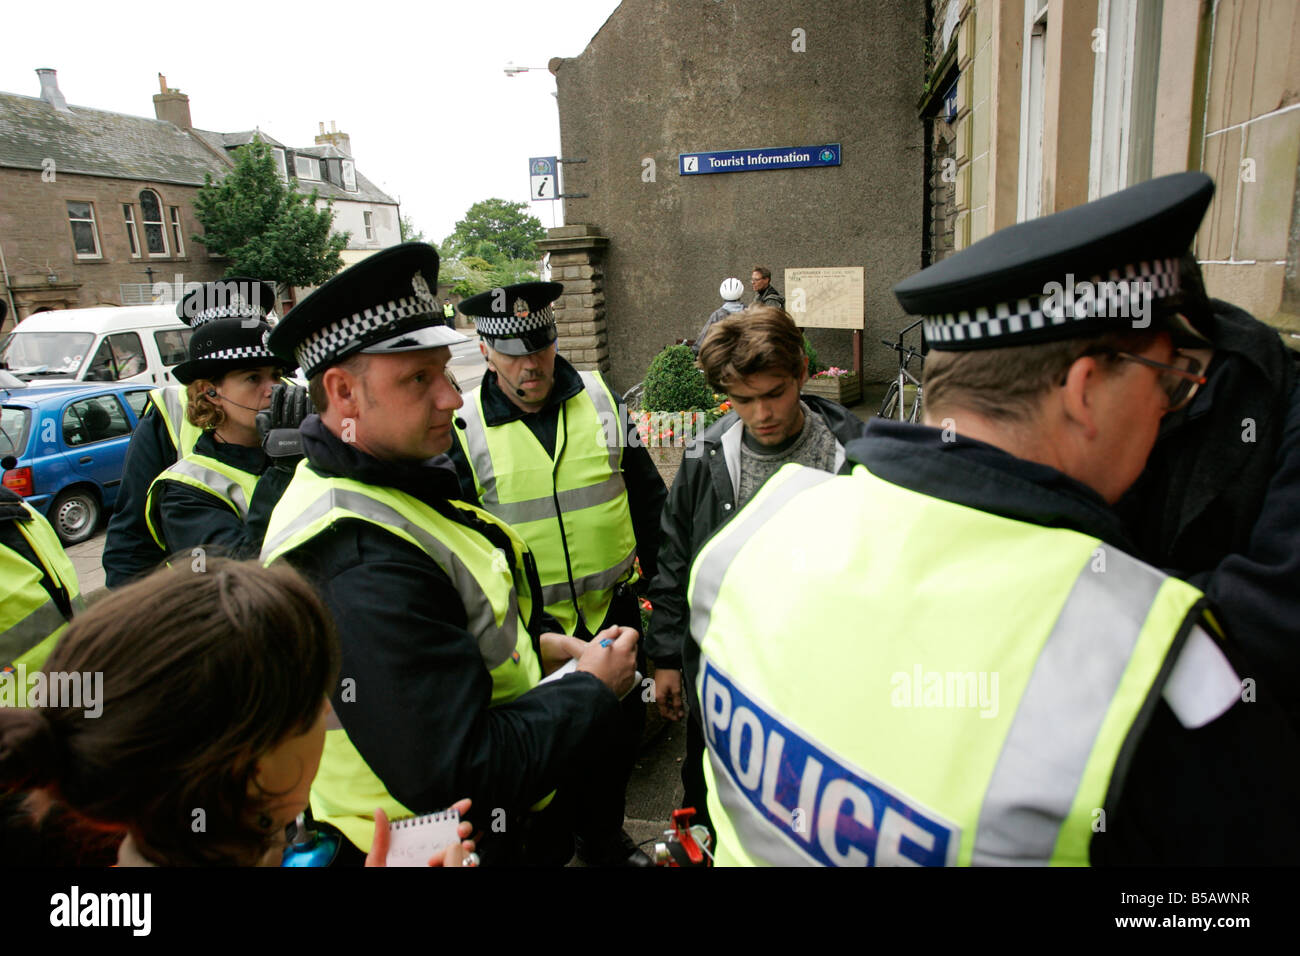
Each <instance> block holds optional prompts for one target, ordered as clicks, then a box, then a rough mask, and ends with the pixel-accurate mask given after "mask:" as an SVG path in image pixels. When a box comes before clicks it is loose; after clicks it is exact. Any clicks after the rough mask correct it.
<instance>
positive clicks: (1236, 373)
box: [1117, 299, 1300, 727]
mask: <svg viewBox="0 0 1300 956" xmlns="http://www.w3.org/2000/svg"><path fill="white" fill-rule="evenodd" d="M1204 325H1205V327H1204V328H1203V329H1202V331H1203V332H1205V333H1206V335H1207V336H1208V337H1209V338H1210V340H1211V341H1212V342H1213V344H1214V346H1215V350H1216V351H1215V355H1214V359H1213V360H1212V361H1211V363H1210V367H1209V369H1208V371H1207V378H1208V379H1209V381H1208V383H1207V384H1206V385H1205V386H1204V387H1203V388H1202V389H1201V390H1200V391H1199V392H1198V393H1197V394H1196V396H1195V397H1194V398H1193V400H1192V403H1191V404H1190V405H1189V406H1188V407H1187V408H1186V409H1185V410H1183V411H1182V412H1177V413H1175V414H1173V415H1170V416H1169V417H1168V418H1166V420H1165V421H1164V422H1162V423H1161V428H1160V437H1159V438H1158V439H1157V441H1156V445H1155V448H1154V449H1153V450H1152V453H1151V457H1150V459H1149V460H1148V462H1147V467H1146V470H1145V471H1144V472H1143V473H1142V476H1141V477H1140V478H1139V479H1138V481H1137V482H1136V483H1135V485H1134V487H1133V489H1132V490H1131V491H1130V492H1129V493H1128V494H1127V495H1126V496H1125V497H1124V499H1123V500H1121V501H1120V503H1119V505H1118V506H1117V507H1118V510H1119V511H1120V513H1121V514H1122V515H1123V516H1124V518H1125V520H1126V521H1127V523H1128V526H1129V528H1130V530H1131V531H1132V533H1133V536H1134V538H1135V539H1136V541H1137V544H1138V545H1139V547H1140V548H1141V549H1142V556H1143V557H1145V558H1146V559H1147V560H1149V561H1151V562H1152V563H1153V564H1156V565H1158V566H1160V567H1163V568H1166V569H1168V570H1169V571H1170V572H1171V573H1173V574H1176V575H1178V576H1179V577H1182V578H1186V579H1187V580H1189V581H1191V582H1192V583H1193V584H1195V585H1196V586H1197V587H1199V588H1201V589H1202V590H1204V591H1205V592H1206V594H1207V595H1209V596H1210V597H1211V598H1212V599H1213V600H1214V602H1215V604H1216V605H1217V606H1218V607H1219V608H1220V609H1221V610H1222V611H1223V613H1224V616H1225V619H1226V622H1227V626H1228V627H1229V628H1230V630H1231V636H1232V637H1233V639H1234V640H1235V641H1236V642H1237V643H1239V644H1240V645H1241V646H1242V647H1243V648H1244V649H1245V650H1246V651H1247V653H1249V654H1250V656H1251V658H1252V659H1253V660H1254V661H1255V663H1256V664H1258V666H1259V667H1260V668H1261V671H1260V672H1259V673H1258V674H1253V675H1250V676H1252V677H1254V678H1255V679H1256V681H1257V683H1258V690H1259V692H1260V694H1261V695H1263V694H1267V695H1269V696H1270V697H1271V698H1272V699H1273V700H1274V701H1283V702H1285V705H1286V706H1287V709H1288V711H1289V713H1290V715H1291V717H1292V720H1293V721H1295V723H1296V726H1297V727H1300V695H1297V694H1296V693H1295V692H1294V688H1295V687H1296V686H1300V645H1298V644H1297V643H1296V639H1295V630H1296V626H1297V622H1300V548H1298V547H1297V546H1296V542H1297V535H1300V386H1298V385H1297V376H1296V373H1295V355H1294V353H1292V352H1291V351H1290V350H1289V349H1288V348H1287V347H1286V346H1285V345H1284V344H1283V343H1282V340H1281V339H1280V338H1279V337H1278V334H1277V332H1275V331H1274V330H1273V329H1271V328H1269V327H1268V326H1267V325H1265V324H1264V323H1262V322H1259V321H1257V320H1256V319H1255V318H1253V317H1252V316H1251V315H1250V314H1249V313H1247V312H1244V311H1243V310H1241V309H1238V308H1237V307H1236V306H1233V305H1230V304H1228V303H1226V302H1220V301H1218V300H1213V299H1212V300H1210V314H1209V316H1208V319H1207V320H1206V321H1205V322H1204Z"/></svg>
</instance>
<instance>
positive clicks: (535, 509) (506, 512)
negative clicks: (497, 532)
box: [483, 471, 627, 524]
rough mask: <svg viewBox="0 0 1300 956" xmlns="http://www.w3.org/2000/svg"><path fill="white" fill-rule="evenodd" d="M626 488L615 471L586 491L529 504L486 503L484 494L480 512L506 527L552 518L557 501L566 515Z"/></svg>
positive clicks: (615, 496)
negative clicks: (506, 525)
mask: <svg viewBox="0 0 1300 956" xmlns="http://www.w3.org/2000/svg"><path fill="white" fill-rule="evenodd" d="M626 488H627V486H626V485H625V484H624V483H623V474H622V473H621V472H617V471H616V472H614V474H612V475H610V476H609V477H608V478H606V479H605V480H604V481H602V482H600V483H599V484H595V485H588V486H587V487H586V488H570V489H569V490H568V491H561V492H559V493H558V494H557V495H556V496H555V498H532V499H529V500H528V501H511V502H507V503H505V504H502V503H501V502H499V501H492V502H488V501H487V495H486V492H485V493H484V501H483V509H484V510H485V511H490V512H492V514H494V515H496V516H497V517H498V518H500V519H501V520H502V521H504V522H505V523H506V524H524V523H525V522H528V521H542V520H544V519H546V518H554V517H555V500H556V498H558V499H559V501H560V511H562V512H564V513H566V514H568V513H570V512H573V511H580V510H581V509H583V508H592V507H595V506H596V505H602V504H604V503H605V502H607V501H613V500H614V499H615V498H617V497H618V496H619V495H621V494H622V493H623V492H624V491H625V490H626Z"/></svg>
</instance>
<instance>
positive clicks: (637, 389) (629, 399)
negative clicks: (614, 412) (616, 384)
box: [623, 382, 645, 412]
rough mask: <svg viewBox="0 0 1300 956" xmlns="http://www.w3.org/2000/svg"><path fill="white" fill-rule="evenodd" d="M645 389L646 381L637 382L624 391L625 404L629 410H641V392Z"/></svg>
mask: <svg viewBox="0 0 1300 956" xmlns="http://www.w3.org/2000/svg"><path fill="white" fill-rule="evenodd" d="M644 391H645V382H637V383H636V384H635V385H633V386H632V387H631V388H629V389H628V390H627V391H626V392H624V393H623V405H624V406H625V407H626V408H627V410H628V411H629V412H639V411H640V410H641V394H642V393H643V392H644Z"/></svg>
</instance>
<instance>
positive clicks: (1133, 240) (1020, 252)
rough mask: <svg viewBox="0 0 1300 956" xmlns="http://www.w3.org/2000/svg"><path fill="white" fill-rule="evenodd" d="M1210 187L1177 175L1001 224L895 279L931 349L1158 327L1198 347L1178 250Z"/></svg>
mask: <svg viewBox="0 0 1300 956" xmlns="http://www.w3.org/2000/svg"><path fill="white" fill-rule="evenodd" d="M1213 195H1214V183H1213V182H1212V181H1211V180H1210V177H1208V176H1206V175H1205V174H1204V173H1175V174H1174V175H1171V176H1161V177H1160V178H1158V179H1152V180H1149V181H1147V182H1145V183H1141V184H1140V185H1137V186H1132V187H1130V188H1128V189H1124V190H1121V191H1120V192H1117V193H1112V194H1111V195H1109V196H1105V197H1103V198H1102V199H1098V200H1095V201H1094V202H1090V203H1087V204H1085V205H1082V206H1076V207H1075V208H1073V209H1067V210H1065V211H1064V212H1058V213H1055V214H1053V215H1050V216H1043V217H1042V218H1039V219H1032V220H1030V221H1028V222H1022V223H1019V224H1017V225H1014V226H1008V227H1007V228H1006V229H1002V230H999V231H998V232H995V233H994V234H993V235H991V236H989V237H988V238H986V239H982V240H980V241H979V242H977V243H975V244H974V245H973V246H971V247H970V248H969V249H965V250H963V251H961V252H959V253H957V254H956V255H953V256H950V257H948V258H947V259H944V260H942V261H941V262H937V263H935V264H934V265H932V266H930V267H929V268H927V269H924V270H922V271H921V272H918V273H917V274H916V275H914V276H912V277H911V278H908V279H905V280H904V281H902V282H900V283H899V284H898V285H896V286H894V295H895V296H897V298H898V301H899V304H901V305H902V307H903V308H904V309H905V310H906V311H907V312H909V313H911V314H913V315H920V316H923V317H924V319H925V321H924V323H923V328H924V330H925V338H926V342H927V344H928V345H929V347H930V348H933V349H941V350H954V351H956V350H967V349H983V348H999V347H1003V346H1012V345H1031V344H1035V343H1039V342H1050V341H1056V340H1059V339H1069V338H1078V337H1082V336H1088V335H1097V334H1101V333H1103V332H1110V331H1120V330H1124V329H1129V328H1135V329H1143V328H1153V329H1155V328H1163V329H1165V330H1167V331H1170V332H1172V333H1174V337H1175V342H1176V344H1179V345H1195V344H1200V345H1204V344H1205V342H1204V340H1203V339H1200V338H1199V337H1198V336H1196V334H1195V333H1194V332H1193V331H1192V330H1191V327H1190V326H1189V325H1188V324H1187V323H1186V321H1185V320H1184V319H1182V318H1181V317H1180V316H1178V315H1177V307H1178V305H1179V303H1180V301H1181V298H1180V296H1179V281H1178V260H1179V258H1180V257H1181V256H1182V254H1183V253H1184V252H1185V251H1186V250H1187V249H1188V247H1189V246H1190V245H1191V242H1192V238H1193V236H1195V234H1196V229H1197V227H1198V226H1199V225H1200V223H1201V218H1202V216H1204V215H1205V210H1206V207H1208V206H1209V204H1210V199H1211V197H1213Z"/></svg>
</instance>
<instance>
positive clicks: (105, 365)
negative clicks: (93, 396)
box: [86, 332, 147, 382]
mask: <svg viewBox="0 0 1300 956" xmlns="http://www.w3.org/2000/svg"><path fill="white" fill-rule="evenodd" d="M146 367H147V365H146V362H145V359H144V346H143V345H142V344H141V343H140V336H138V335H136V334H135V333H134V332H118V333H116V334H115V335H110V336H108V337H107V338H106V339H104V341H103V342H101V343H100V346H99V348H98V349H97V350H96V351H95V357H94V358H92V359H91V360H90V368H89V369H88V370H87V371H86V380H87V381H92V382H117V381H120V380H121V379H124V378H130V377H131V376H133V375H139V374H140V373H141V372H143V371H145V369H146Z"/></svg>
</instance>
